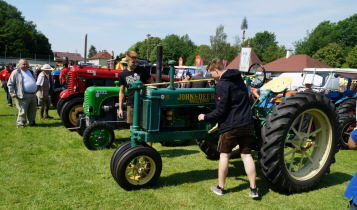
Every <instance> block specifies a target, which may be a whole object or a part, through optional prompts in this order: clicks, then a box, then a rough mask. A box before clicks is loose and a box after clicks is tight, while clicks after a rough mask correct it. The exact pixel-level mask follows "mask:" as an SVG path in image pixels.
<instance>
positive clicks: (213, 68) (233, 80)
mask: <svg viewBox="0 0 357 210" xmlns="http://www.w3.org/2000/svg"><path fill="white" fill-rule="evenodd" d="M207 70H208V72H209V73H210V74H211V75H212V77H213V78H214V79H215V80H216V81H217V86H216V108H215V110H213V111H212V112H210V113H208V114H200V115H199V116H198V120H199V121H203V120H204V121H211V122H218V124H219V133H220V136H219V141H218V147H217V150H218V152H219V153H220V158H219V165H218V185H217V186H213V187H212V188H211V190H212V192H213V193H215V194H217V195H223V194H224V184H225V180H226V177H227V174H228V163H229V158H230V153H231V152H232V149H233V148H234V147H235V146H236V145H237V144H239V150H240V153H241V158H242V160H243V164H244V169H245V172H246V173H247V175H248V180H249V185H250V192H249V196H250V197H253V198H257V197H258V190H257V187H256V170H255V164H254V160H253V158H252V155H251V147H252V143H253V140H254V136H253V131H254V130H253V118H252V113H251V107H250V104H249V95H248V90H247V88H246V86H245V84H244V81H243V79H242V77H241V74H240V72H239V71H235V70H228V71H226V70H224V67H223V63H222V62H221V60H220V59H213V60H212V62H211V63H210V64H209V65H208V67H207Z"/></svg>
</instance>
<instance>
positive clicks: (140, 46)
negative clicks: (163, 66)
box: [129, 37, 161, 63]
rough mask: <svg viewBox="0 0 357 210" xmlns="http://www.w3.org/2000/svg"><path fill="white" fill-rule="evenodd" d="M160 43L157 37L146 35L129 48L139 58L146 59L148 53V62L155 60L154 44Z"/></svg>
mask: <svg viewBox="0 0 357 210" xmlns="http://www.w3.org/2000/svg"><path fill="white" fill-rule="evenodd" d="M159 43H161V39H160V38H159V37H148V38H147V39H145V40H143V41H139V42H137V43H135V44H134V45H133V46H132V47H131V48H129V50H134V51H135V52H136V53H138V56H139V58H142V59H147V58H148V55H149V62H151V63H155V62H156V46H157V45H158V44H159Z"/></svg>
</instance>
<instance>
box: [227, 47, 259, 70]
mask: <svg viewBox="0 0 357 210" xmlns="http://www.w3.org/2000/svg"><path fill="white" fill-rule="evenodd" d="M253 63H259V64H262V61H261V60H260V59H259V58H258V56H257V54H256V53H255V52H254V50H252V53H251V54H250V64H253ZM239 65H240V53H239V55H238V56H237V57H235V58H234V59H233V60H232V62H230V63H229V64H228V65H227V66H226V69H235V70H239Z"/></svg>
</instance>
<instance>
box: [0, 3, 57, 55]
mask: <svg viewBox="0 0 357 210" xmlns="http://www.w3.org/2000/svg"><path fill="white" fill-rule="evenodd" d="M0 52H1V56H5V57H31V58H34V57H36V58H44V59H48V58H49V56H53V53H52V50H51V44H50V43H49V41H48V39H47V37H46V36H45V35H44V34H43V33H41V32H39V31H37V29H36V25H35V24H34V23H33V22H32V21H26V20H25V18H24V17H23V16H22V14H21V12H20V11H18V10H17V8H16V7H14V6H11V5H10V4H8V3H6V2H5V1H3V0H0Z"/></svg>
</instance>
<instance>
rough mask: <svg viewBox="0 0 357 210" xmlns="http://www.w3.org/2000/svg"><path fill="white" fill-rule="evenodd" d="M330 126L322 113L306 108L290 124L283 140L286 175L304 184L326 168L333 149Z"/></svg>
mask: <svg viewBox="0 0 357 210" xmlns="http://www.w3.org/2000/svg"><path fill="white" fill-rule="evenodd" d="M332 135H333V134H332V126H331V123H330V121H329V119H328V117H327V116H326V114H325V113H324V112H322V111H321V110H319V109H309V110H306V111H305V112H303V113H301V114H300V115H299V116H298V117H297V118H296V119H295V121H294V122H293V123H292V125H291V127H290V129H289V131H288V135H287V136H286V138H285V141H284V162H285V168H286V169H287V171H288V173H289V174H290V175H291V176H292V177H293V178H295V179H297V180H300V181H303V180H308V179H310V178H312V177H314V176H315V175H316V174H317V173H318V172H319V171H320V170H321V169H322V167H323V166H324V165H325V163H326V161H327V159H328V156H329V154H330V151H331V147H332V138H333V137H332Z"/></svg>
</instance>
